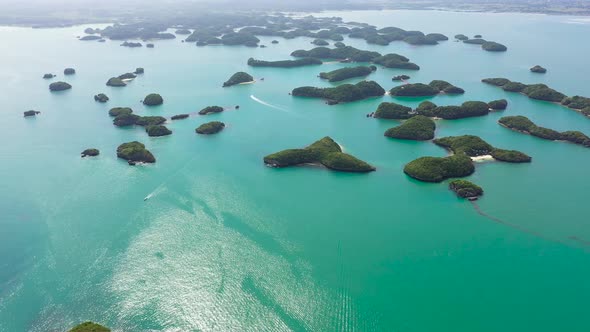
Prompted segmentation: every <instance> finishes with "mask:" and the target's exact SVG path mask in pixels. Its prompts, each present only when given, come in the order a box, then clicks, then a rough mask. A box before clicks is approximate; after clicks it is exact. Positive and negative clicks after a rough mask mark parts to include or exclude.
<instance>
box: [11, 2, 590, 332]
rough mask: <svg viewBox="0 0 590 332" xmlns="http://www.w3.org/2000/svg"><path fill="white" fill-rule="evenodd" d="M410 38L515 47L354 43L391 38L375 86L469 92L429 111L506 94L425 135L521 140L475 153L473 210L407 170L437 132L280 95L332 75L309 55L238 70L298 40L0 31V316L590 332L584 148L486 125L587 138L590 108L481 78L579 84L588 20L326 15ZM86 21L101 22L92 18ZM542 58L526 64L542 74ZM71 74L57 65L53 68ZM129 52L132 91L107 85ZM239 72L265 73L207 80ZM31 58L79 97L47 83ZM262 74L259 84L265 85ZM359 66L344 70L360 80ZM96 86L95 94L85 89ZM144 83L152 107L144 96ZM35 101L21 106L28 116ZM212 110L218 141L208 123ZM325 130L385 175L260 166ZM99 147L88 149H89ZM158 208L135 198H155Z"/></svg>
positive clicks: (39, 326) (580, 88)
mask: <svg viewBox="0 0 590 332" xmlns="http://www.w3.org/2000/svg"><path fill="white" fill-rule="evenodd" d="M320 15H325V16H341V17H343V18H344V19H345V20H354V21H360V22H367V23H371V24H374V25H377V26H379V27H383V26H391V25H393V26H399V27H401V28H404V29H408V30H414V29H415V30H421V31H424V32H441V33H445V34H447V35H448V36H450V37H452V36H454V35H455V34H458V33H464V34H467V35H470V36H472V35H475V34H482V35H483V37H484V38H486V39H489V40H494V41H497V42H501V43H503V44H505V45H507V46H508V48H509V50H508V52H506V53H500V54H494V53H488V52H485V51H483V50H481V49H480V48H479V46H474V45H465V44H462V43H455V42H453V41H452V40H451V41H448V42H443V43H441V44H440V45H437V46H418V47H416V46H410V45H408V44H405V43H401V42H397V43H395V42H394V43H392V44H391V45H389V46H376V45H367V44H366V42H365V41H363V40H358V39H353V40H349V39H346V40H345V41H344V42H345V43H346V44H348V45H352V46H355V47H358V48H361V49H369V50H376V51H379V52H382V53H390V52H395V53H400V54H403V55H405V56H407V57H409V58H410V59H411V60H412V61H413V62H416V63H417V64H419V65H420V66H421V68H422V69H421V70H420V71H418V72H409V73H408V72H405V71H402V70H395V69H386V68H379V69H378V70H377V72H376V73H374V74H371V75H370V76H369V77H368V79H372V80H376V81H377V82H378V83H380V84H381V85H382V86H383V87H384V88H386V89H390V88H392V87H393V86H395V85H396V83H394V82H392V81H391V77H392V76H394V75H399V74H409V75H410V76H412V79H411V81H412V82H424V83H428V82H430V81H431V80H433V79H443V80H447V81H449V82H451V83H453V84H455V85H457V86H459V87H462V88H464V89H465V90H466V91H467V92H466V93H465V94H464V95H461V96H437V97H434V98H431V99H430V100H431V101H433V102H435V103H437V104H439V105H457V104H460V103H462V102H463V101H465V100H482V101H490V100H494V99H499V98H506V99H508V101H509V103H510V104H509V107H508V109H507V110H505V111H503V112H496V113H491V114H490V115H488V116H484V117H478V118H471V119H464V120H455V121H438V122H437V132H436V136H437V137H444V136H449V135H464V134H475V135H479V136H481V137H482V138H484V139H485V140H487V141H488V142H489V143H490V144H492V145H494V146H497V147H500V148H507V149H517V150H521V151H523V152H525V153H527V154H529V155H531V156H532V157H533V162H532V163H530V164H519V165H513V164H507V163H498V162H488V163H481V164H477V166H476V169H477V170H476V172H475V174H474V175H472V176H470V177H469V178H468V179H469V180H471V181H473V182H475V183H477V184H479V185H481V186H482V187H483V188H484V189H485V195H484V197H483V198H482V199H480V200H479V201H478V202H477V204H478V206H479V208H480V209H481V212H482V213H484V214H486V215H488V216H490V218H487V217H485V216H482V215H480V214H479V213H478V212H477V211H476V208H475V206H474V205H472V204H471V203H469V202H467V201H464V200H461V199H458V198H456V197H455V195H454V194H453V193H452V192H450V191H449V190H448V188H447V186H448V183H447V182H443V183H440V184H428V183H421V182H418V181H415V180H412V179H410V178H409V177H407V176H406V175H405V174H404V173H403V171H402V169H403V167H404V165H405V164H406V163H408V162H409V161H411V160H413V159H415V158H418V157H421V156H444V155H446V154H447V152H446V151H445V150H443V149H442V148H440V147H437V146H435V145H434V144H433V143H432V142H414V141H399V140H392V139H387V138H385V137H384V136H383V132H384V131H385V130H386V129H388V128H390V127H393V126H396V125H398V124H399V122H398V121H392V120H377V119H369V118H366V117H365V115H366V114H367V113H369V112H372V111H374V110H375V109H376V107H377V105H379V103H381V102H383V101H395V102H400V103H403V104H405V105H408V106H416V105H418V103H419V102H420V101H422V100H424V99H401V100H400V99H397V100H394V99H393V98H391V97H388V96H385V97H383V98H375V99H369V100H365V101H360V102H355V103H350V104H345V105H336V106H327V105H325V104H324V103H323V102H322V101H321V100H313V99H303V98H294V97H291V96H289V94H288V92H290V91H291V90H292V89H293V88H295V87H298V86H302V85H315V86H330V85H331V83H328V82H325V81H322V80H320V79H319V78H317V75H318V73H319V72H321V71H329V70H333V69H336V68H340V67H343V66H346V65H344V64H337V63H333V64H324V65H321V66H312V67H304V68H295V69H281V68H251V67H248V66H247V65H246V61H247V59H248V58H249V57H254V58H257V59H264V60H281V59H287V58H289V54H290V53H291V52H292V51H293V50H296V49H302V48H305V49H309V48H312V46H313V45H311V44H310V41H311V39H309V38H298V39H294V40H284V39H282V38H279V41H280V43H279V44H277V45H273V44H271V43H270V41H271V40H272V39H273V38H272V37H261V39H262V40H263V42H262V43H263V44H266V45H267V46H268V48H264V49H261V48H258V49H252V48H248V47H226V46H215V47H196V46H195V45H194V44H193V43H181V40H180V38H179V39H176V40H170V41H157V42H155V44H156V47H155V48H154V49H147V48H145V47H142V48H137V49H130V48H125V47H120V46H119V44H120V42H117V41H107V42H106V43H97V42H80V41H78V40H77V39H76V36H79V35H82V31H83V30H84V28H86V26H78V27H72V28H63V29H42V30H33V29H29V28H15V27H2V28H0V41H1V43H2V51H1V52H0V91H2V97H1V98H2V107H0V117H1V119H2V120H1V124H2V126H1V129H0V179H1V181H0V211H1V212H0V331H2V332H19V331H35V332H37V331H64V330H67V329H68V328H69V327H71V326H73V325H75V324H77V323H79V322H81V321H86V320H92V321H97V322H100V323H102V324H103V325H106V326H109V327H111V328H112V329H113V330H114V331H401V332H405V331H408V332H427V331H428V332H430V331H453V332H467V331H470V332H471V331H479V332H495V331H504V332H506V331H536V332H549V331H551V332H553V331H568V332H578V331H579V332H587V331H590V304H589V302H588V300H589V299H590V204H588V193H589V191H590V180H589V178H588V176H589V174H590V173H589V169H590V168H589V167H590V150H589V149H587V148H584V147H581V146H577V145H573V144H567V143H563V142H551V141H546V140H541V139H539V138H535V137H531V136H526V135H522V134H519V133H515V132H512V131H510V130H508V129H505V128H503V127H501V126H499V125H498V124H497V120H498V119H499V118H500V117H502V116H504V115H526V116H528V117H529V118H530V119H531V120H533V121H534V122H536V123H537V124H538V125H541V126H546V127H549V128H552V129H556V130H581V131H583V132H585V133H586V134H590V119H588V118H585V117H583V116H582V115H580V114H579V113H577V112H575V111H572V110H569V109H567V108H564V107H561V106H559V105H555V104H551V103H547V102H541V101H534V100H530V99H528V98H527V97H525V96H522V95H519V94H513V93H507V92H504V91H502V90H501V89H499V88H495V87H492V86H488V85H485V84H483V83H481V82H480V80H481V79H482V78H486V77H507V78H509V79H511V80H516V81H522V82H524V83H546V84H548V85H550V86H551V87H553V88H555V89H557V90H560V91H562V92H564V93H565V94H567V95H575V94H580V95H586V96H590V86H589V85H588V78H589V77H590V67H589V66H588V54H590V43H587V42H585V41H586V40H587V39H588V35H590V21H588V20H586V19H584V18H577V17H558V16H544V15H525V14H482V13H453V12H438V11H383V12H371V11H369V12H330V13H322V14H320ZM93 27H96V26H93ZM536 64H540V65H543V66H545V67H546V68H548V73H547V74H545V75H538V74H533V73H530V72H529V70H528V69H529V68H530V67H531V66H533V65H536ZM66 67H74V68H75V69H76V71H77V73H76V74H75V75H73V76H68V77H65V78H64V77H63V74H62V73H63V69H64V68H66ZM136 67H144V68H145V74H144V75H141V76H139V77H138V78H137V79H135V80H134V81H133V82H132V83H130V84H129V85H128V86H127V87H124V88H111V87H107V86H105V82H106V81H107V79H108V78H110V77H112V76H117V75H120V74H123V73H125V72H129V71H133V70H135V68H136ZM236 71H247V72H249V73H251V74H252V75H253V76H254V77H256V78H257V79H259V80H258V82H256V83H255V84H251V85H242V86H235V87H231V88H222V87H221V85H222V83H223V82H224V81H225V80H226V79H227V78H229V76H230V75H231V74H233V73H234V72H236ZM44 73H54V74H57V75H58V77H57V78H55V79H53V80H52V81H57V80H65V81H67V82H69V83H71V84H72V85H73V89H71V90H69V91H65V92H60V93H50V92H49V90H48V84H49V83H50V81H49V80H44V79H42V78H41V77H42V75H43V74H44ZM261 78H264V80H260V79H261ZM356 81H358V80H351V81H350V82H353V83H354V82H356ZM100 92H104V93H106V94H107V95H108V96H109V97H110V101H109V102H108V103H106V104H100V103H97V102H95V101H94V100H93V95H95V94H97V93H100ZM151 92H157V93H160V94H162V96H163V97H164V100H165V102H164V104H163V105H162V106H159V107H152V108H148V107H144V106H143V105H142V104H141V102H140V100H142V98H143V97H144V96H145V95H146V94H148V93H151ZM208 105H221V106H225V107H231V106H234V105H239V106H240V109H239V110H228V111H226V112H223V113H221V114H215V115H209V116H191V117H190V118H188V119H186V120H180V121H175V122H171V123H169V124H167V126H168V127H169V128H170V129H171V130H172V131H173V132H174V133H173V135H171V136H168V137H161V138H150V137H148V136H147V134H146V133H145V132H144V130H143V129H142V128H126V129H122V128H116V127H114V126H113V125H112V118H110V117H109V116H108V114H107V112H108V110H109V109H110V108H111V107H116V106H127V107H131V108H133V110H134V111H135V113H137V114H140V115H162V116H165V117H170V116H172V115H174V114H178V113H191V112H195V111H198V110H200V109H201V108H203V107H205V106H208ZM29 109H34V110H37V111H40V112H41V114H39V115H38V116H37V117H36V118H23V111H26V110H29ZM212 120H220V121H223V122H225V123H226V125H227V127H226V128H225V130H224V131H222V132H221V133H220V134H218V135H213V136H209V137H206V136H200V135H197V134H195V131H194V129H195V128H196V127H197V126H198V125H199V124H201V123H204V122H207V121H212ZM324 136H331V137H332V138H333V139H334V140H336V141H337V142H338V143H339V144H341V145H342V146H343V147H344V149H345V151H346V152H348V153H351V154H353V155H355V156H357V157H358V158H360V159H363V160H365V161H367V162H369V163H371V164H373V165H375V166H376V167H377V171H376V172H373V173H370V174H345V173H336V172H331V171H329V170H326V169H321V168H316V167H295V168H288V169H271V168H267V167H265V166H264V165H263V162H262V158H263V157H264V156H265V155H267V154H270V153H272V152H276V151H278V150H282V149H286V148H298V147H304V146H306V145H308V144H310V143H312V142H314V141H315V140H317V139H320V138H322V137H324ZM133 140H137V141H140V142H142V143H144V144H145V145H146V146H147V148H148V149H149V150H151V151H152V152H153V154H154V155H155V156H156V158H157V162H156V163H155V164H154V165H147V166H138V167H130V166H128V165H127V163H126V162H125V161H123V160H120V159H117V157H116V153H115V151H116V148H117V146H118V145H119V144H121V143H124V142H129V141H133ZM90 147H94V148H98V149H100V151H101V154H100V156H98V157H96V158H80V152H81V151H82V150H84V149H86V148H90ZM148 195H149V196H150V199H149V200H147V201H144V198H145V197H146V196H148Z"/></svg>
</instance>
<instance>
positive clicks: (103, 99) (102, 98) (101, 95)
mask: <svg viewBox="0 0 590 332" xmlns="http://www.w3.org/2000/svg"><path fill="white" fill-rule="evenodd" d="M94 101H97V102H99V103H106V102H107V101H109V97H108V96H107V95H105V94H104V93H99V94H97V95H94Z"/></svg>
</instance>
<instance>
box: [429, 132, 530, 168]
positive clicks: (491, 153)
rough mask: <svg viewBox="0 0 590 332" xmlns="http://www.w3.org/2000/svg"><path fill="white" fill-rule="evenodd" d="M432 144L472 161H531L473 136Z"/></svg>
mask: <svg viewBox="0 0 590 332" xmlns="http://www.w3.org/2000/svg"><path fill="white" fill-rule="evenodd" d="M433 142H434V144H436V145H438V146H441V147H443V148H445V149H447V150H449V151H452V152H453V153H454V154H455V155H466V156H468V157H471V158H473V159H474V160H477V159H478V158H477V157H492V158H493V159H496V160H499V161H504V162H511V163H526V162H530V161H531V159H532V158H531V157H529V156H528V155H526V154H524V153H522V152H519V151H514V150H503V149H498V148H495V147H493V146H492V145H490V144H488V143H487V142H486V141H484V140H483V139H481V138H479V137H478V136H474V135H463V136H449V137H443V138H437V139H435V140H434V141H433Z"/></svg>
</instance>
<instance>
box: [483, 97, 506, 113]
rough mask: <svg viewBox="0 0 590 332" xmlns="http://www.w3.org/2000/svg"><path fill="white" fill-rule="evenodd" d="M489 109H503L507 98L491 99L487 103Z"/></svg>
mask: <svg viewBox="0 0 590 332" xmlns="http://www.w3.org/2000/svg"><path fill="white" fill-rule="evenodd" d="M488 106H489V107H490V109H492V110H494V111H503V110H505V109H506V108H507V107H508V100H506V99H498V100H492V101H490V102H489V103H488Z"/></svg>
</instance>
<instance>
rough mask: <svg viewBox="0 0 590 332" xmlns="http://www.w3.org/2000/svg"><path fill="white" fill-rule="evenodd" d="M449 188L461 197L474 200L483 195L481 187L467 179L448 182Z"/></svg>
mask: <svg viewBox="0 0 590 332" xmlns="http://www.w3.org/2000/svg"><path fill="white" fill-rule="evenodd" d="M449 189H451V190H452V191H454V192H455V194H457V196H459V197H461V198H467V199H469V200H476V199H477V198H478V197H479V196H481V195H483V189H482V188H481V187H480V186H478V185H476V184H474V183H472V182H469V181H467V180H453V181H451V182H450V183H449Z"/></svg>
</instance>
